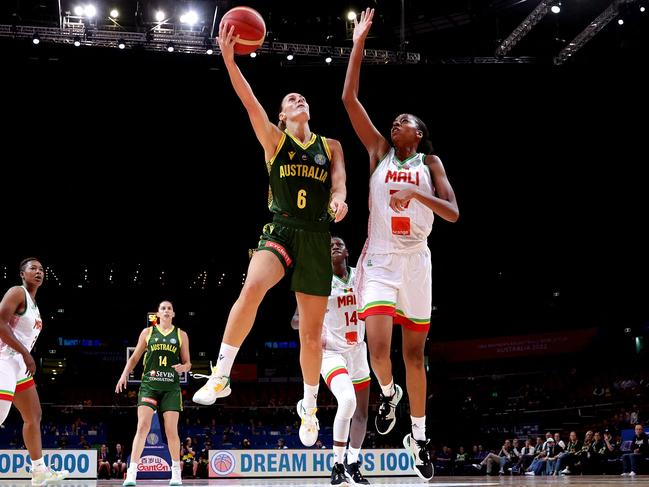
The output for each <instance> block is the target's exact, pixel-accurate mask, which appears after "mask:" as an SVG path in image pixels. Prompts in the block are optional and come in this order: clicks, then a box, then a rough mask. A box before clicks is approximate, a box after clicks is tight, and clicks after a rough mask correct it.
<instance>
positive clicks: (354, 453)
mask: <svg viewBox="0 0 649 487" xmlns="http://www.w3.org/2000/svg"><path fill="white" fill-rule="evenodd" d="M360 453H361V449H360V448H352V446H351V445H350V446H349V448H347V464H348V465H349V464H352V463H356V462H357V461H358V456H359V455H360Z"/></svg>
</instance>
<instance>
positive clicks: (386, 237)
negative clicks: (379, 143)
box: [364, 147, 435, 254]
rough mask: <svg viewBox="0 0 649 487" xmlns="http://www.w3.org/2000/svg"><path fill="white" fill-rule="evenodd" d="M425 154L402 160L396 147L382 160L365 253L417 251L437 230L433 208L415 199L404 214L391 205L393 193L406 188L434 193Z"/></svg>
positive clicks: (372, 195)
mask: <svg viewBox="0 0 649 487" xmlns="http://www.w3.org/2000/svg"><path fill="white" fill-rule="evenodd" d="M425 157H426V156H425V154H415V155H413V156H412V157H410V158H408V159H406V160H405V161H403V162H401V161H400V160H399V159H397V157H396V154H395V152H394V147H391V148H390V151H389V152H388V153H387V154H386V155H385V157H384V158H383V159H382V160H381V161H380V162H379V164H378V166H377V168H376V169H375V171H374V173H373V174H372V177H371V178H370V219H369V223H368V230H367V233H368V238H367V243H366V244H365V249H364V251H365V252H368V253H373V254H389V253H394V252H407V251H414V250H417V249H420V248H422V247H423V246H425V245H426V239H427V238H428V235H429V234H430V231H431V230H432V229H433V220H434V218H435V214H434V213H433V211H432V210H431V209H430V208H428V207H427V206H425V205H424V204H422V203H420V202H419V201H417V200H415V199H412V200H410V201H409V202H408V203H407V207H406V208H405V209H404V211H402V212H401V213H397V212H395V211H394V210H392V208H390V196H391V195H392V194H393V193H396V192H397V191H400V190H402V189H416V190H420V191H421V192H423V193H425V194H429V195H431V196H432V195H433V194H434V193H435V190H434V188H433V181H432V178H431V175H430V171H429V169H428V166H426V164H425V161H424V159H425Z"/></svg>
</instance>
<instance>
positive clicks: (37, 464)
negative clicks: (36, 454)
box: [32, 457, 45, 471]
mask: <svg viewBox="0 0 649 487" xmlns="http://www.w3.org/2000/svg"><path fill="white" fill-rule="evenodd" d="M32 470H34V471H37V470H38V471H40V470H45V460H43V457H40V458H39V459H38V460H32Z"/></svg>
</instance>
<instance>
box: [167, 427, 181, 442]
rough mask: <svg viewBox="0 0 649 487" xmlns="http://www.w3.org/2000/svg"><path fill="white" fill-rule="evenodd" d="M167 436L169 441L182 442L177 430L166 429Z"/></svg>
mask: <svg viewBox="0 0 649 487" xmlns="http://www.w3.org/2000/svg"><path fill="white" fill-rule="evenodd" d="M165 434H166V435H167V439H168V440H169V441H171V440H176V441H180V437H179V436H178V430H177V429H176V428H165Z"/></svg>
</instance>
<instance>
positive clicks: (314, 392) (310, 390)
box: [302, 382, 320, 409]
mask: <svg viewBox="0 0 649 487" xmlns="http://www.w3.org/2000/svg"><path fill="white" fill-rule="evenodd" d="M319 387H320V383H318V384H316V385H314V386H310V385H309V384H307V383H306V382H305V383H304V399H303V400H302V406H304V408H305V409H308V408H314V407H316V403H317V401H318V388H319Z"/></svg>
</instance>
